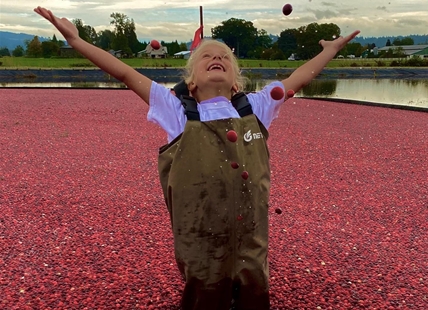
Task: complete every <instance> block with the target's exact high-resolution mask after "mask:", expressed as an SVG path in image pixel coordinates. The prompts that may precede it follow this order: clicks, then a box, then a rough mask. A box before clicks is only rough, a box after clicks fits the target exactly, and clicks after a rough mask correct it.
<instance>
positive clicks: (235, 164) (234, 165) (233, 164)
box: [230, 161, 239, 169]
mask: <svg viewBox="0 0 428 310" xmlns="http://www.w3.org/2000/svg"><path fill="white" fill-rule="evenodd" d="M230 165H231V166H232V168H233V169H238V168H239V164H238V163H237V162H234V161H233V162H231V163H230Z"/></svg>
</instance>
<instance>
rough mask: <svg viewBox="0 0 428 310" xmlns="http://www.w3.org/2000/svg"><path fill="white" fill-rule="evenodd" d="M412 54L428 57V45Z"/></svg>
mask: <svg viewBox="0 0 428 310" xmlns="http://www.w3.org/2000/svg"><path fill="white" fill-rule="evenodd" d="M412 56H413V57H420V58H428V47H425V48H424V49H423V50H421V51H419V52H416V53H414V54H413V55H412Z"/></svg>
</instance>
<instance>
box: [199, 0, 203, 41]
mask: <svg viewBox="0 0 428 310" xmlns="http://www.w3.org/2000/svg"><path fill="white" fill-rule="evenodd" d="M199 19H200V26H201V27H202V28H201V39H203V38H204V28H203V27H204V19H203V14H202V5H201V6H199Z"/></svg>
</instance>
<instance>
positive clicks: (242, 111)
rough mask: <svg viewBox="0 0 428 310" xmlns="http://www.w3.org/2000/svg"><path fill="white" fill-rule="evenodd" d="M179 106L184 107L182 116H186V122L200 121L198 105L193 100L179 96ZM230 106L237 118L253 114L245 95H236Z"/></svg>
mask: <svg viewBox="0 0 428 310" xmlns="http://www.w3.org/2000/svg"><path fill="white" fill-rule="evenodd" d="M180 100H181V104H182V105H183V107H184V110H185V111H184V114H186V117H187V120H189V121H200V120H201V118H200V116H199V111H198V106H197V105H198V104H197V102H196V100H195V98H193V97H190V96H186V95H181V96H180ZM231 101H232V105H233V107H234V108H235V109H236V111H237V112H238V114H239V116H241V117H244V116H247V115H250V114H253V108H252V107H251V104H250V102H249V101H248V98H247V96H246V95H245V93H242V92H241V93H237V94H235V95H234V96H233V97H232V100H231Z"/></svg>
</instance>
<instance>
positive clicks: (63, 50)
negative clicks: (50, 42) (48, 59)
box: [59, 45, 82, 58]
mask: <svg viewBox="0 0 428 310" xmlns="http://www.w3.org/2000/svg"><path fill="white" fill-rule="evenodd" d="M59 56H60V57H64V58H78V57H82V55H81V54H80V53H79V52H78V51H76V50H75V49H74V48H73V47H71V46H70V45H64V46H61V47H60V48H59Z"/></svg>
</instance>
